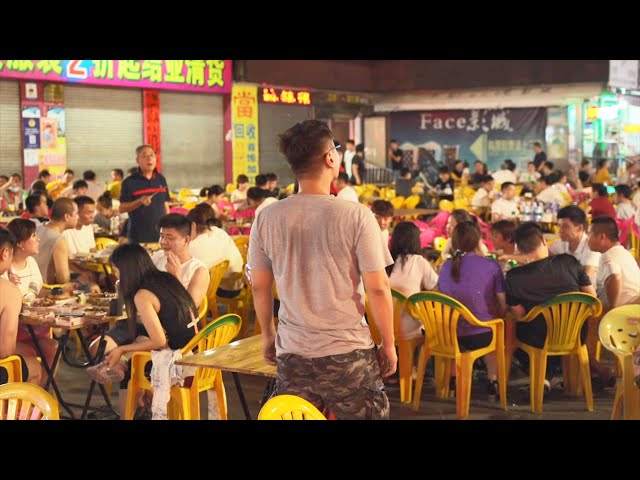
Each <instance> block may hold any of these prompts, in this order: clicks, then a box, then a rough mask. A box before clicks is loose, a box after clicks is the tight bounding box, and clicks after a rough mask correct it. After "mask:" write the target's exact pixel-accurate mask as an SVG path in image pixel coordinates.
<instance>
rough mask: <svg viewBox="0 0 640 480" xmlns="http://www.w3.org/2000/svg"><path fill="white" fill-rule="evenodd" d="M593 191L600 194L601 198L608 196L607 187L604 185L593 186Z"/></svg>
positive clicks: (596, 184) (595, 184)
mask: <svg viewBox="0 0 640 480" xmlns="http://www.w3.org/2000/svg"><path fill="white" fill-rule="evenodd" d="M591 190H593V191H594V192H598V195H600V196H601V197H606V196H607V187H605V186H604V184H602V183H594V184H592V185H591Z"/></svg>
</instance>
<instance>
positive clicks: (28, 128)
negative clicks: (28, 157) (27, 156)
mask: <svg viewBox="0 0 640 480" xmlns="http://www.w3.org/2000/svg"><path fill="white" fill-rule="evenodd" d="M22 131H23V135H24V148H25V149H34V148H40V119H39V118H23V119H22Z"/></svg>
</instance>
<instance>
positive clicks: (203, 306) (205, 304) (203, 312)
mask: <svg viewBox="0 0 640 480" xmlns="http://www.w3.org/2000/svg"><path fill="white" fill-rule="evenodd" d="M208 310H209V301H208V300H207V296H206V295H205V297H204V298H203V299H202V302H201V303H200V308H198V318H199V319H200V320H201V322H202V323H200V325H204V324H206V323H207V322H206V319H207V312H208Z"/></svg>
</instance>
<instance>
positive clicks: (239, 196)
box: [229, 188, 247, 208]
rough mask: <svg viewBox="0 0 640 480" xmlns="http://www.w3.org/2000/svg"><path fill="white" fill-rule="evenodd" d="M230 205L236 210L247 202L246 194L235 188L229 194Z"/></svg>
mask: <svg viewBox="0 0 640 480" xmlns="http://www.w3.org/2000/svg"><path fill="white" fill-rule="evenodd" d="M229 200H230V201H231V203H233V205H234V206H235V207H236V208H237V207H238V205H242V204H243V203H244V202H245V201H246V200H247V192H241V191H240V190H238V189H237V188H236V189H235V190H234V191H233V192H231V197H230V198H229Z"/></svg>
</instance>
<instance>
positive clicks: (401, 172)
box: [400, 167, 411, 177]
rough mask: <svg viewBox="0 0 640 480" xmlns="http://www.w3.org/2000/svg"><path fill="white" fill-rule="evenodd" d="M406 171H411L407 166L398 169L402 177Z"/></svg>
mask: <svg viewBox="0 0 640 480" xmlns="http://www.w3.org/2000/svg"><path fill="white" fill-rule="evenodd" d="M407 173H411V170H409V169H408V168H407V167H402V168H401V169H400V176H401V177H404V176H405V175H406V174H407Z"/></svg>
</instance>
